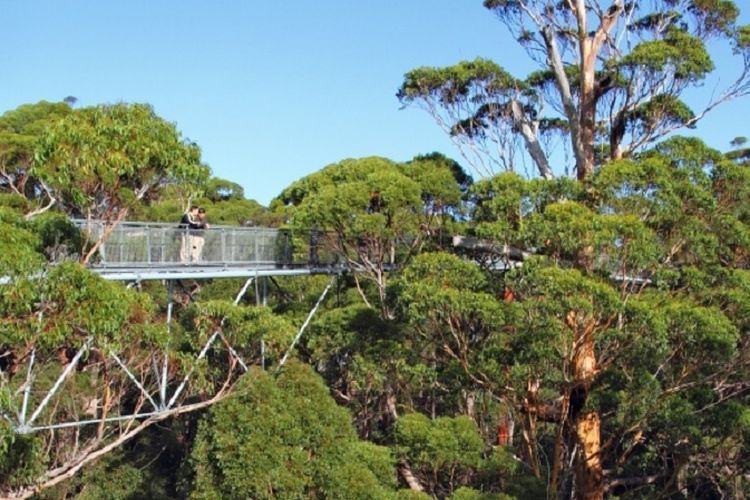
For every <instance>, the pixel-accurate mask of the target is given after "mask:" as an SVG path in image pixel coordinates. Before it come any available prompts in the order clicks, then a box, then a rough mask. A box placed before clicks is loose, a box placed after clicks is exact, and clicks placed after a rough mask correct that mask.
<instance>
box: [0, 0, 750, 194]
mask: <svg viewBox="0 0 750 500" xmlns="http://www.w3.org/2000/svg"><path fill="white" fill-rule="evenodd" d="M746 2H747V0H740V1H738V2H737V3H738V5H741V6H742V5H743V4H745V3H746ZM744 9H745V12H743V15H742V20H743V22H745V23H747V22H750V6H744ZM0 13H1V15H2V21H3V22H2V29H0V66H1V67H2V68H3V71H2V83H1V84H0V89H2V90H0V112H4V111H6V110H9V109H13V108H15V107H17V106H19V105H21V104H25V103H33V102H37V101H39V100H42V99H45V100H49V101H59V100H62V99H63V98H64V97H66V96H68V95H72V96H75V97H77V98H78V104H77V105H78V106H88V105H93V104H100V103H113V102H119V101H125V102H147V103H150V104H152V105H153V106H154V108H155V110H156V112H157V113H158V114H159V115H160V116H161V117H163V118H165V119H166V120H169V121H171V122H175V123H176V124H177V126H178V128H179V129H180V130H181V131H182V133H183V134H184V135H185V136H186V137H188V138H190V139H191V140H193V141H195V142H197V143H198V144H199V145H200V146H201V148H202V150H203V158H204V160H205V161H206V162H207V163H208V164H209V165H210V166H211V168H212V169H213V172H214V175H217V176H219V177H223V178H226V179H229V180H232V181H235V182H238V183H240V184H241V185H243V186H244V187H245V193H246V196H247V197H249V198H254V199H256V200H258V201H259V202H261V203H263V204H267V203H268V202H269V201H270V200H271V198H273V197H274V196H276V195H277V194H278V193H279V192H280V191H281V190H282V189H283V188H284V187H286V186H287V185H289V184H290V183H291V182H293V181H294V180H296V179H299V178H300V177H302V176H304V175H306V174H309V173H311V172H314V171H316V170H318V169H320V168H322V167H323V166H325V165H327V164H329V163H333V162H337V161H339V160H342V159H344V158H352V157H362V156H370V155H380V156H386V157H389V158H392V159H394V160H398V161H405V160H408V159H411V158H412V157H414V156H415V155H417V154H422V153H428V152H431V151H441V152H443V153H445V154H447V155H449V156H452V157H455V158H457V159H459V155H458V152H457V151H456V150H455V149H453V147H452V145H451V144H450V141H449V140H448V139H447V138H446V137H445V136H444V135H443V134H442V132H441V131H440V130H439V129H438V127H437V126H436V125H434V123H433V122H432V120H431V118H429V117H428V116H427V114H425V113H424V112H422V111H420V110H418V109H416V108H414V109H406V110H400V109H399V107H400V105H399V103H398V100H397V99H396V97H395V93H396V91H397V89H398V87H399V85H400V84H401V82H402V78H403V75H404V73H405V72H407V71H408V70H410V69H412V68H415V67H418V66H425V65H428V66H441V65H449V64H453V63H456V62H458V61H460V60H462V59H473V58H475V57H477V56H482V57H487V58H492V59H494V60H495V61H497V62H498V63H500V64H501V65H503V66H505V67H506V68H508V69H510V70H511V71H514V72H516V74H517V75H518V76H522V75H524V74H525V73H526V71H527V70H528V69H529V66H528V62H526V57H525V55H524V53H523V52H522V51H521V49H520V48H518V47H517V46H516V45H515V44H514V43H513V42H512V40H511V39H510V38H509V37H508V36H507V34H506V33H505V30H504V28H503V26H502V25H501V24H500V22H499V21H497V20H496V19H495V17H494V16H493V15H492V14H491V13H490V12H489V11H487V10H485V9H484V8H483V7H482V2H481V0H379V1H372V0H371V1H368V0H348V1H345V0H318V1H310V0H291V1H286V2H277V1H261V0H247V1H241V0H235V1H228V0H224V1H208V0H206V1H184V0H183V1H175V0H171V1H166V0H160V1H143V0H140V1H135V0H130V1H119V2H115V1H95V0H90V1H76V0H67V1H65V2H62V1H59V0H49V1H35V0H27V1H22V0H18V1H8V0H0ZM728 60H729V57H728V54H726V53H722V54H719V56H718V57H717V58H716V63H717V66H718V67H719V69H720V73H721V74H720V75H719V76H720V77H721V79H722V81H729V79H730V77H731V76H733V74H732V70H736V69H737V66H736V63H727V61H728ZM733 64H734V66H732V65H733ZM714 87H715V85H714V83H711V84H708V85H706V86H705V87H704V88H703V89H702V90H700V91H698V92H693V94H692V96H693V98H694V99H693V100H691V104H694V105H695V108H696V109H697V107H698V104H699V103H703V102H706V101H707V100H708V98H709V93H710V91H711V90H713V89H714ZM749 118H750V98H745V99H742V100H739V101H734V102H732V103H730V104H728V105H725V106H723V107H722V108H720V109H719V110H717V111H715V112H714V113H713V114H711V115H709V117H708V118H707V119H706V120H705V122H703V123H702V125H701V126H700V127H699V128H698V129H697V130H696V131H689V132H690V133H693V134H697V135H700V136H702V137H704V139H706V140H707V142H709V144H711V145H712V146H714V147H717V148H720V149H727V147H728V143H729V141H730V140H731V139H732V138H733V137H735V136H738V135H746V136H750V126H749V125H748V124H749V123H750V120H749Z"/></svg>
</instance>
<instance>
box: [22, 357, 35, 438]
mask: <svg viewBox="0 0 750 500" xmlns="http://www.w3.org/2000/svg"><path fill="white" fill-rule="evenodd" d="M35 357H36V349H32V350H31V357H30V358H29V369H28V370H27V371H26V387H24V388H23V403H21V414H20V415H19V416H18V423H19V424H20V425H21V426H22V427H23V426H24V425H26V410H27V408H28V407H29V394H30V393H31V384H32V381H33V377H32V370H33V369H34V358H35Z"/></svg>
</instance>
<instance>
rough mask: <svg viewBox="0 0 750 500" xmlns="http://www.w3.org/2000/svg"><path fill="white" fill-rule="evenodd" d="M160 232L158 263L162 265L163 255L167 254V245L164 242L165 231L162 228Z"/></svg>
mask: <svg viewBox="0 0 750 500" xmlns="http://www.w3.org/2000/svg"><path fill="white" fill-rule="evenodd" d="M160 232H161V241H160V242H159V262H160V263H162V264H164V254H166V253H167V245H166V242H165V241H164V240H165V239H166V236H167V231H166V230H165V229H164V228H162V230H161V231H160Z"/></svg>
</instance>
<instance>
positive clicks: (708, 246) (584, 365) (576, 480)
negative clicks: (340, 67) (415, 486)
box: [474, 137, 750, 498]
mask: <svg viewBox="0 0 750 500" xmlns="http://www.w3.org/2000/svg"><path fill="white" fill-rule="evenodd" d="M590 181H591V184H590V188H589V189H588V190H583V189H581V188H580V186H579V185H577V184H576V183H574V182H570V183H569V182H567V181H565V180H563V179H559V180H556V181H552V182H550V181H541V180H534V181H524V180H522V179H521V178H519V177H518V176H516V175H515V174H501V175H499V176H497V177H495V178H492V179H487V180H485V181H482V182H480V183H478V184H477V186H476V187H475V189H474V193H475V195H476V200H475V205H474V206H475V221H476V225H477V227H476V230H477V232H479V233H480V234H483V235H484V236H487V237H494V238H496V239H498V240H500V241H507V242H510V243H511V244H519V245H523V246H524V247H525V248H533V249H534V251H535V253H536V254H537V255H536V256H534V257H533V258H529V259H527V260H526V261H525V262H524V264H523V266H521V267H518V268H517V269H515V270H513V271H511V272H509V273H507V274H505V276H504V277H503V281H502V284H503V286H504V287H505V298H506V308H505V310H504V314H505V317H506V318H507V319H506V323H507V326H506V327H505V339H507V344H506V345H505V348H504V349H503V348H502V346H501V349H500V350H499V351H498V352H497V355H496V360H497V361H498V362H499V363H500V364H501V365H503V364H504V365H506V366H507V369H506V370H504V371H503V370H499V371H498V372H497V374H498V375H499V377H497V378H496V380H495V388H494V390H495V391H496V393H497V394H498V395H499V396H500V397H503V398H507V400H508V401H510V402H511V405H510V407H511V409H512V410H513V418H514V419H515V421H516V425H517V427H520V432H519V436H520V442H519V444H518V446H519V451H520V452H521V455H522V456H523V457H524V460H525V461H526V463H527V464H528V465H529V467H530V468H531V470H532V471H534V474H535V475H537V476H538V477H540V478H546V480H547V481H548V483H549V485H550V490H551V491H553V492H555V495H557V496H566V495H570V494H571V492H575V495H576V496H577V497H579V498H603V497H604V496H605V495H607V494H615V495H619V496H621V497H631V496H637V495H639V494H644V495H646V496H656V495H660V494H671V493H674V492H681V493H682V494H687V495H710V494H712V493H709V492H714V493H715V494H719V493H716V492H722V491H724V492H727V491H729V492H733V493H732V494H739V492H741V491H743V490H744V489H746V487H747V484H746V483H745V482H744V480H743V479H742V478H743V477H745V475H746V474H747V470H746V466H745V465H744V464H745V463H746V461H745V458H746V455H747V449H746V447H745V445H744V444H743V443H746V442H747V436H748V428H747V426H746V425H745V422H746V420H745V419H746V416H747V415H748V413H747V412H748V406H747V403H748V402H747V391H748V389H749V388H748V386H747V383H746V380H747V374H748V369H750V365H748V361H747V360H748V357H747V356H748V346H749V344H748V342H750V338H748V335H747V334H748V329H747V325H746V322H747V316H746V314H745V310H746V308H747V306H748V304H750V302H748V299H749V298H750V296H748V294H747V290H748V289H747V288H746V279H747V276H746V275H747V269H748V260H747V255H748V254H747V251H748V248H750V247H748V245H750V232H749V230H748V228H749V227H750V226H748V222H750V217H748V212H747V209H746V206H747V202H748V201H750V198H748V192H749V191H748V186H750V176H748V173H747V169H746V168H745V167H743V166H741V165H738V164H736V163H735V162H732V161H730V160H728V159H726V158H725V157H723V156H722V155H721V154H720V153H719V152H717V151H714V150H711V149H710V148H707V147H706V146H705V145H703V144H702V143H701V142H700V141H698V140H694V139H685V138H679V137H678V138H674V139H671V140H669V141H667V142H665V143H662V144H660V145H658V146H657V147H656V148H654V149H652V150H649V151H646V152H644V153H643V154H642V155H640V157H639V158H637V159H622V160H618V161H615V162H611V163H609V164H607V165H605V166H603V167H602V168H601V169H600V170H598V171H597V172H596V173H595V174H594V175H593V176H592V177H591V179H590ZM493 235H494V236H493ZM541 443H548V444H547V446H546V447H545V449H546V452H547V453H546V455H545V456H546V457H548V460H549V461H548V464H549V473H546V472H545V469H546V467H545V466H544V461H545V458H544V457H542V456H540V453H539V449H540V444H541Z"/></svg>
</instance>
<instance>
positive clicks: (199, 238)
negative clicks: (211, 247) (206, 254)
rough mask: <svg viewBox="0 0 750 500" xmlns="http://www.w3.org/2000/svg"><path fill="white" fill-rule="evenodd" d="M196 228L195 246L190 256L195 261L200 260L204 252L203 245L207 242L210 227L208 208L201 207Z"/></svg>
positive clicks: (194, 232) (194, 234)
mask: <svg viewBox="0 0 750 500" xmlns="http://www.w3.org/2000/svg"><path fill="white" fill-rule="evenodd" d="M196 226H197V227H196V228H195V229H196V230H195V231H193V232H192V234H193V248H192V250H191V252H190V258H191V259H192V261H193V262H200V260H201V254H202V253H203V245H205V244H206V231H205V230H206V229H208V221H207V220H206V209H205V208H199V209H198V216H197V219H196Z"/></svg>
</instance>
